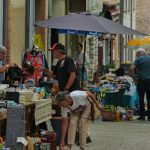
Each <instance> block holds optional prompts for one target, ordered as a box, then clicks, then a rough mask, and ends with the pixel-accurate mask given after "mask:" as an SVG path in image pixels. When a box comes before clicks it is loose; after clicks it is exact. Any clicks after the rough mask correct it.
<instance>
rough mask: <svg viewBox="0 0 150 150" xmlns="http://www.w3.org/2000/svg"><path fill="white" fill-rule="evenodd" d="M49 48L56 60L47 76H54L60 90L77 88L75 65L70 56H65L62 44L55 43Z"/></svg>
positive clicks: (78, 86)
mask: <svg viewBox="0 0 150 150" xmlns="http://www.w3.org/2000/svg"><path fill="white" fill-rule="evenodd" d="M49 50H50V51H51V52H52V54H53V57H54V58H57V59H58V62H57V64H56V66H55V68H54V70H53V71H49V73H48V74H49V76H54V77H55V78H56V80H58V83H59V90H60V91H64V90H65V91H69V92H71V91H74V90H79V89H80V85H79V81H78V80H77V76H76V65H75V63H74V61H73V59H72V58H70V57H68V56H67V51H66V49H65V47H64V45H63V44H61V43H56V44H54V45H53V46H52V47H51V48H49Z"/></svg>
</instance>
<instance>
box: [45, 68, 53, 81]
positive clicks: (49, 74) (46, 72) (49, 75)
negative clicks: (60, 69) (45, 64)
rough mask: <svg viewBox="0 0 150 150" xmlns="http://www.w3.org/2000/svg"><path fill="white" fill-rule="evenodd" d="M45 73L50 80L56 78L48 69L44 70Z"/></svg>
mask: <svg viewBox="0 0 150 150" xmlns="http://www.w3.org/2000/svg"><path fill="white" fill-rule="evenodd" d="M44 73H45V74H46V75H47V76H48V78H49V79H50V78H53V77H55V75H54V73H53V71H51V70H49V69H47V68H44Z"/></svg>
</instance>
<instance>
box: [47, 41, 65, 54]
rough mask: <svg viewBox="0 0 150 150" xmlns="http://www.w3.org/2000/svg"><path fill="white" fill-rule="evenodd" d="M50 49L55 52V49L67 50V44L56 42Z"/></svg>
mask: <svg viewBox="0 0 150 150" xmlns="http://www.w3.org/2000/svg"><path fill="white" fill-rule="evenodd" d="M48 50H49V51H52V52H54V51H55V50H59V51H66V49H65V46H64V45H63V44H61V43H55V44H54V45H53V46H52V47H51V48H49V49H48Z"/></svg>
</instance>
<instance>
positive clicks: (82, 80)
mask: <svg viewBox="0 0 150 150" xmlns="http://www.w3.org/2000/svg"><path fill="white" fill-rule="evenodd" d="M85 53H86V35H85V40H84V52H83V65H82V79H81V88H83V82H84V71H85V68H84V66H85Z"/></svg>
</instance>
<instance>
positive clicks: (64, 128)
mask: <svg viewBox="0 0 150 150" xmlns="http://www.w3.org/2000/svg"><path fill="white" fill-rule="evenodd" d="M68 125H69V119H68V118H62V126H61V142H60V146H59V149H60V150H62V149H63V147H64V145H65V137H66V134H67V129H68Z"/></svg>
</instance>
